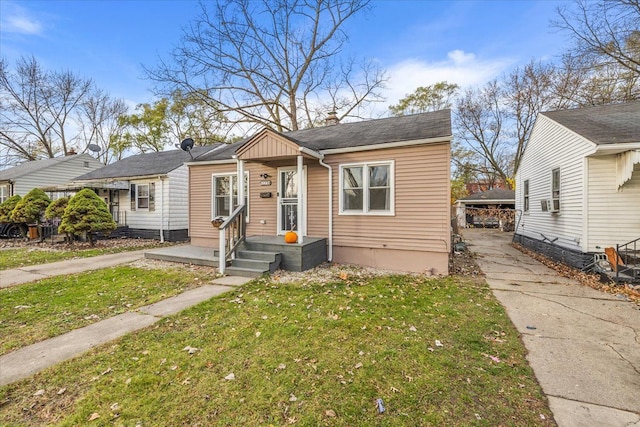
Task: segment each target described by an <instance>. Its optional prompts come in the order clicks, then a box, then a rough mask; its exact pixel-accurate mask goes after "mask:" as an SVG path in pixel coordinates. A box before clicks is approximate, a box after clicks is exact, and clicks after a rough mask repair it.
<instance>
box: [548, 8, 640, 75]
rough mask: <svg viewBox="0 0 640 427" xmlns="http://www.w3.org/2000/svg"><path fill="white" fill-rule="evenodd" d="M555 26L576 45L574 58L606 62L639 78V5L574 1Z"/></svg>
mask: <svg viewBox="0 0 640 427" xmlns="http://www.w3.org/2000/svg"><path fill="white" fill-rule="evenodd" d="M558 16H559V19H558V20H556V21H554V22H553V23H552V25H554V26H555V27H557V28H559V29H561V30H564V31H566V32H567V33H569V35H570V36H571V37H572V38H573V40H574V41H575V49H574V55H577V56H582V57H589V58H592V59H593V58H598V59H602V58H605V59H606V60H608V61H610V62H615V63H617V64H618V65H620V66H622V67H624V68H626V69H628V70H629V71H631V72H632V73H634V74H635V75H636V76H638V75H640V2H638V0H574V2H573V5H572V7H560V8H558Z"/></svg>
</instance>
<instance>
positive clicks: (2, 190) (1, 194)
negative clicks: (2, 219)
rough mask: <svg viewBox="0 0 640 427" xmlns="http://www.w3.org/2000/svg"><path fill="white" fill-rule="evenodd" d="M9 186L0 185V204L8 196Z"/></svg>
mask: <svg viewBox="0 0 640 427" xmlns="http://www.w3.org/2000/svg"><path fill="white" fill-rule="evenodd" d="M10 191H11V184H2V185H0V204H2V203H4V202H5V201H6V200H7V199H8V198H9V197H10V196H9V192H10Z"/></svg>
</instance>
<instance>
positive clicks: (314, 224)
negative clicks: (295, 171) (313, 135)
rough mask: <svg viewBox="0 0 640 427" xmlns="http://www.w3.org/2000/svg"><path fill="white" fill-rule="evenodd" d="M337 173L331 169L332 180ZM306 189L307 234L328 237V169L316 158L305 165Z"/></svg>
mask: <svg viewBox="0 0 640 427" xmlns="http://www.w3.org/2000/svg"><path fill="white" fill-rule="evenodd" d="M337 173H338V172H337V171H336V170H334V171H333V174H334V182H337V181H336V180H335V175H336V174H337ZM336 188H337V187H336ZM307 190H308V194H307V235H308V236H312V237H329V170H328V169H327V168H325V167H324V166H321V165H320V164H318V161H317V160H309V164H308V165H307ZM336 192H337V189H336V190H334V193H336ZM334 198H335V195H334ZM336 200H337V199H336Z"/></svg>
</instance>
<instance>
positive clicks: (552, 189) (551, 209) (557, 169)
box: [549, 168, 562, 213]
mask: <svg viewBox="0 0 640 427" xmlns="http://www.w3.org/2000/svg"><path fill="white" fill-rule="evenodd" d="M556 171H558V197H553V192H554V188H553V176H554V174H555V173H556ZM561 181H562V173H561V171H560V168H553V169H551V206H550V209H549V210H550V211H551V212H552V213H558V212H560V210H561V209H562V204H561V203H560V200H561V198H562V182H561ZM556 200H557V201H558V209H556V208H555V203H554V201H556Z"/></svg>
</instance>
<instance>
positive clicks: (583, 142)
mask: <svg viewBox="0 0 640 427" xmlns="http://www.w3.org/2000/svg"><path fill="white" fill-rule="evenodd" d="M516 208H517V209H520V210H522V218H521V220H520V221H519V222H518V224H517V227H516V230H515V233H516V235H515V237H516V241H518V242H520V243H522V244H523V245H524V246H527V247H529V248H532V249H534V250H537V251H539V252H542V253H545V254H547V255H549V256H551V257H552V258H554V259H557V260H559V261H562V262H565V263H567V264H569V265H573V266H575V267H584V266H586V265H588V264H589V263H590V262H591V261H592V260H593V253H598V252H603V251H604V249H605V248H607V247H615V246H616V244H625V243H627V242H630V241H633V240H635V239H638V238H640V102H630V103H625V104H612V105H604V106H597V107H589V108H581V109H574V110H564V111H552V112H546V113H541V114H540V115H539V116H538V118H537V120H536V123H535V126H534V128H533V131H532V133H531V137H530V139H529V143H528V145H527V147H526V150H525V152H524V154H523V157H522V162H521V164H520V168H519V170H518V171H517V174H516Z"/></svg>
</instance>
